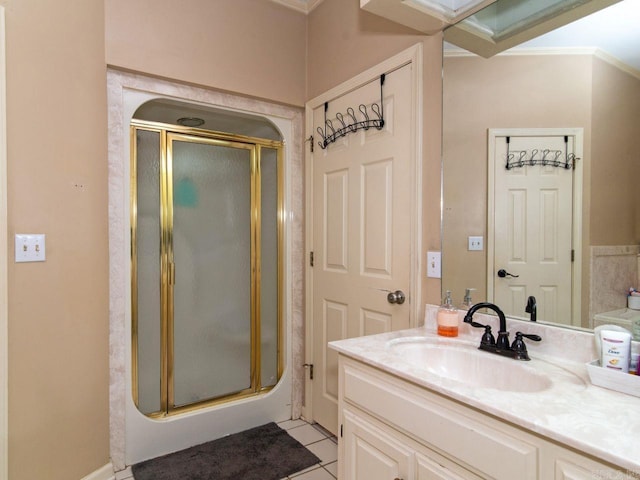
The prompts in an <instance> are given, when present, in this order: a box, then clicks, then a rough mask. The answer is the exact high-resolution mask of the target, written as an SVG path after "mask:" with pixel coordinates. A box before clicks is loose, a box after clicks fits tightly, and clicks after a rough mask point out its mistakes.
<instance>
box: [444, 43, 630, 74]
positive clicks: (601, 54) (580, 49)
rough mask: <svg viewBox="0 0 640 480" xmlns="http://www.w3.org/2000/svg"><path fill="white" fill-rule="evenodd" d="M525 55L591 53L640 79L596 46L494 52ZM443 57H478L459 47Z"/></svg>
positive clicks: (502, 54)
mask: <svg viewBox="0 0 640 480" xmlns="http://www.w3.org/2000/svg"><path fill="white" fill-rule="evenodd" d="M526 55H593V56H594V57H596V58H599V59H600V60H602V61H604V62H607V63H608V64H610V65H612V66H614V67H616V68H617V69H619V70H621V71H623V72H626V73H628V74H629V75H632V76H634V77H636V78H638V79H640V70H636V69H635V68H633V67H631V66H629V65H627V64H626V63H624V62H622V61H620V60H618V59H617V58H616V57H614V56H613V55H610V54H608V53H607V52H605V51H604V50H602V49H600V48H597V47H535V48H517V47H515V48H511V49H510V50H506V51H504V52H500V53H498V54H496V55H495V56H496V57H508V56H526ZM443 56H444V58H456V57H479V55H477V54H475V53H472V52H469V51H468V50H464V49H461V48H459V47H454V48H451V49H449V48H445V49H444V51H443Z"/></svg>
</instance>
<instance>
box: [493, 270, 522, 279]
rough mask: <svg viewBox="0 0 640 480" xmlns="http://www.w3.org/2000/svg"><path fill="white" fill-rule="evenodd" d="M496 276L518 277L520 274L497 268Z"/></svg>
mask: <svg viewBox="0 0 640 480" xmlns="http://www.w3.org/2000/svg"><path fill="white" fill-rule="evenodd" d="M498 276H499V277H500V278H504V277H513V278H518V277H519V276H520V275H514V274H512V273H509V272H507V271H506V270H505V269H504V268H501V269H500V270H498Z"/></svg>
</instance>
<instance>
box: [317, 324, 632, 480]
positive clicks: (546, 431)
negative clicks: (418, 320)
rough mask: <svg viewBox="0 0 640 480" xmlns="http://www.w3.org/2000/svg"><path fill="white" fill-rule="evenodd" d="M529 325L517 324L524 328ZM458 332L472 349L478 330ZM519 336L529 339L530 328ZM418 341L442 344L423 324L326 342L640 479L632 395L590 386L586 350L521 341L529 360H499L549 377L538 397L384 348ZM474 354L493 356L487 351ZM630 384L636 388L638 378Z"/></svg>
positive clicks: (353, 356) (564, 333) (430, 329)
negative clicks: (572, 353) (457, 376)
mask: <svg viewBox="0 0 640 480" xmlns="http://www.w3.org/2000/svg"><path fill="white" fill-rule="evenodd" d="M529 325H531V324H525V326H526V327H528V326H529ZM464 327H466V325H465V326H464ZM533 329H534V330H535V333H543V332H541V331H540V329H542V330H544V327H538V326H535V327H533ZM461 330H462V332H461V336H459V337H457V338H456V339H453V341H454V342H463V343H465V344H467V345H470V346H473V345H476V346H477V345H478V344H479V340H480V336H481V332H480V331H478V330H470V329H467V328H463V329H461ZM522 330H523V331H525V332H527V333H533V332H532V329H531V328H529V329H526V328H522ZM556 330H557V329H556ZM513 331H515V330H512V332H513ZM551 332H552V333H549V332H545V333H546V334H547V335H549V338H551V337H550V336H552V335H553V334H554V333H555V331H551ZM562 335H568V336H569V337H571V335H572V333H571V332H570V331H563V332H562V333H561V334H559V336H562ZM580 335H582V337H581V338H578V337H576V339H573V340H572V339H571V338H568V339H565V340H567V341H569V342H571V343H570V344H568V345H565V347H567V348H565V350H567V349H568V350H571V349H572V348H575V345H576V344H580V342H583V343H584V341H585V339H588V337H585V334H580ZM425 337H427V338H430V339H435V341H442V342H445V343H446V342H447V341H449V340H446V339H444V338H443V337H438V336H437V335H436V333H435V331H434V329H433V328H429V327H428V326H427V327H420V328H414V329H409V330H402V331H398V332H390V333H383V334H379V335H371V336H366V337H358V338H352V339H348V340H340V341H337V342H331V343H330V346H331V348H333V349H334V350H337V351H338V352H339V353H341V354H343V355H346V356H348V357H351V358H354V359H356V360H359V361H361V362H363V363H366V364H368V365H371V366H373V367H376V368H379V369H380V370H383V371H386V372H388V373H391V374H393V375H395V376H397V377H400V378H403V379H405V380H408V381H409V382H412V383H414V384H416V385H419V386H422V387H424V388H427V389H429V390H431V391H434V392H438V393H440V394H442V395H445V396H447V397H449V398H452V399H454V400H458V401H460V402H462V403H464V404H466V405H469V406H471V407H475V408H477V409H479V410H481V411H483V412H486V413H489V414H492V415H494V416H495V417H498V418H500V419H503V420H506V421H508V422H511V423H513V424H515V425H518V426H520V427H522V428H524V429H527V430H530V431H533V432H536V433H538V434H540V435H543V436H544V437H547V438H549V439H551V440H555V441H558V442H560V443H562V444H565V445H568V446H570V447H573V448H576V449H578V450H580V451H583V452H585V453H587V454H591V455H593V456H595V457H597V458H599V459H602V460H604V461H607V462H610V463H612V464H614V465H617V466H619V467H620V468H622V469H625V470H627V471H630V472H633V473H636V474H640V397H635V396H632V395H627V394H624V393H619V392H615V391H613V390H608V389H605V388H602V387H597V386H594V385H592V384H591V382H590V380H589V375H588V372H587V369H586V366H585V362H584V361H583V360H584V358H588V357H590V356H591V355H592V353H591V352H582V356H583V357H584V358H579V359H578V360H579V361H571V360H567V359H565V358H561V357H557V356H552V355H550V354H549V352H545V353H542V352H541V351H543V350H544V348H539V347H538V348H536V345H535V344H534V342H531V341H527V346H528V349H529V355H530V356H531V361H529V362H526V361H525V362H523V361H517V360H511V359H504V361H507V362H515V363H517V364H523V367H524V368H531V369H534V370H536V371H537V372H539V373H541V374H544V375H549V377H550V379H551V380H552V382H553V385H552V386H551V387H550V388H547V389H545V390H542V391H536V392H512V391H502V390H496V389H493V388H484V387H476V386H473V385H470V384H467V383H464V382H460V381H453V380H450V379H447V378H443V377H440V376H438V375H435V374H433V373H431V372H429V371H428V370H426V369H424V368H421V366H420V365H414V364H411V363H410V362H408V361H407V360H406V359H404V358H402V356H401V355H398V354H397V353H394V351H393V348H391V347H390V345H391V344H393V343H402V342H406V341H411V339H414V340H418V341H420V340H419V339H420V338H425ZM512 337H513V333H512ZM591 338H592V335H591ZM543 342H544V334H543ZM541 343H542V342H541ZM552 343H553V342H552V341H551V342H549V344H552ZM532 344H533V345H532ZM589 346H590V345H589ZM546 348H547V349H549V348H550V347H546ZM536 350H540V351H536ZM480 353H482V354H485V355H488V356H491V357H498V358H501V357H499V356H497V355H495V354H492V353H488V352H480ZM565 353H566V352H565ZM638 380H639V382H640V378H639V379H638Z"/></svg>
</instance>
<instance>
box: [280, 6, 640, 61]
mask: <svg viewBox="0 0 640 480" xmlns="http://www.w3.org/2000/svg"><path fill="white" fill-rule="evenodd" d="M271 1H273V2H276V3H279V4H281V5H284V6H286V7H289V8H292V9H294V10H297V11H299V12H303V13H305V14H308V13H309V12H311V11H312V10H313V9H314V8H316V7H317V6H318V5H319V4H320V3H321V2H322V0H271ZM639 23H640V0H622V1H620V2H619V3H616V4H615V5H612V6H610V7H607V8H605V9H603V10H600V11H599V12H596V13H594V14H591V15H588V16H586V17H584V18H582V19H580V20H577V21H575V22H573V23H570V24H568V25H565V26H564V27H561V28H558V29H556V30H554V31H552V32H549V33H547V34H545V35H542V36H540V37H537V38H534V39H533V40H529V41H527V42H525V43H522V44H521V45H518V46H517V47H514V48H512V49H511V51H518V50H523V49H557V48H594V49H599V50H602V51H604V52H605V53H607V54H608V55H610V56H612V57H614V58H615V59H617V60H619V61H620V62H622V63H624V64H626V65H628V66H630V67H631V68H633V69H634V70H637V71H638V72H640V27H639ZM457 49H459V48H458V47H455V46H453V45H450V44H445V50H457Z"/></svg>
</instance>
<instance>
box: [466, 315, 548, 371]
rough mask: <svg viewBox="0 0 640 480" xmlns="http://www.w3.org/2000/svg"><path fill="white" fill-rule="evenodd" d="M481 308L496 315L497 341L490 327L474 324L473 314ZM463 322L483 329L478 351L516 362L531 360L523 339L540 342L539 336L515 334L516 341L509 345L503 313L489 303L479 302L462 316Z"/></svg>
mask: <svg viewBox="0 0 640 480" xmlns="http://www.w3.org/2000/svg"><path fill="white" fill-rule="evenodd" d="M481 308H488V309H489V310H493V311H494V312H495V313H496V314H497V315H498V319H499V320H500V330H499V331H498V340H497V341H496V339H495V338H494V336H493V334H492V333H491V326H490V325H482V324H481V323H478V322H475V321H474V320H473V314H474V313H476V312H477V311H478V310H480V309H481ZM464 322H465V323H468V324H470V325H471V326H472V327H476V328H484V334H483V335H482V339H481V340H480V346H479V347H478V348H479V349H480V350H485V351H487V352H491V353H495V354H498V355H502V356H505V357H509V358H514V359H516V360H531V359H530V358H529V354H528V353H527V346H526V345H525V343H524V341H523V337H526V338H528V339H530V340H533V341H534V342H539V341H540V340H542V337H540V336H539V335H531V334H525V333H522V332H517V333H516V339H515V340H514V341H513V343H512V344H509V332H508V331H507V319H506V317H505V316H504V312H503V311H502V310H500V308H499V307H498V306H497V305H494V304H493V303H489V302H480V303H476V304H475V305H473V306H472V307H471V308H470V309H469V311H468V312H467V314H466V315H465V316H464Z"/></svg>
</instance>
